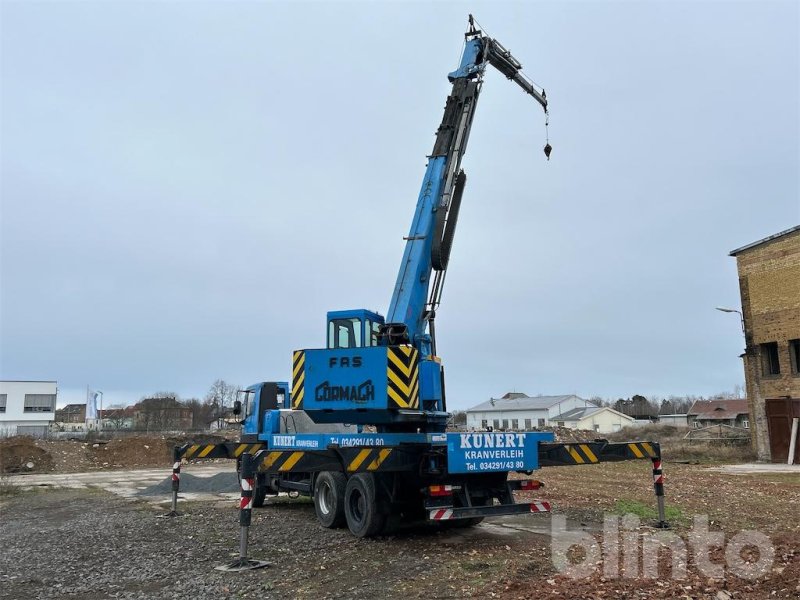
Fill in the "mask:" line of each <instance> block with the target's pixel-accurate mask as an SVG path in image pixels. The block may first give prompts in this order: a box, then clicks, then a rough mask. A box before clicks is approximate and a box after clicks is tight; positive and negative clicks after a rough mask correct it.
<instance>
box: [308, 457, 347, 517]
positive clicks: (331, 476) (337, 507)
mask: <svg viewBox="0 0 800 600" xmlns="http://www.w3.org/2000/svg"><path fill="white" fill-rule="evenodd" d="M346 487H347V478H346V477H345V476H344V474H343V473H339V472H338V471H323V472H322V473H320V474H319V475H318V476H317V480H316V481H315V482H314V512H315V513H317V521H319V522H320V525H322V526H323V527H327V528H328V529H331V528H333V527H341V526H342V525H344V522H345V516H344V493H345V488H346Z"/></svg>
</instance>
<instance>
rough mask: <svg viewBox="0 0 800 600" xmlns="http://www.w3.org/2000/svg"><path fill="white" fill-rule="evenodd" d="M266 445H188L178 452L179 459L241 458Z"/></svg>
mask: <svg viewBox="0 0 800 600" xmlns="http://www.w3.org/2000/svg"><path fill="white" fill-rule="evenodd" d="M263 447H264V444H262V443H257V444H238V443H226V444H187V445H186V446H183V447H182V448H179V450H178V458H185V459H187V460H189V459H198V458H239V457H240V456H241V455H242V454H245V453H248V454H255V453H256V452H258V451H259V450H261V448H263Z"/></svg>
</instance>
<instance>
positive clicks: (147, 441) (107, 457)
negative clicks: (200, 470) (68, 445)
mask: <svg viewBox="0 0 800 600" xmlns="http://www.w3.org/2000/svg"><path fill="white" fill-rule="evenodd" d="M173 446H174V444H172V443H170V442H169V441H168V440H165V439H162V438H155V437H149V436H133V437H121V438H115V439H113V440H111V441H109V442H107V443H105V444H103V443H96V444H93V445H92V446H91V453H92V458H93V459H94V461H95V463H97V464H98V465H99V466H103V467H126V468H132V467H164V466H165V465H170V464H172V448H173Z"/></svg>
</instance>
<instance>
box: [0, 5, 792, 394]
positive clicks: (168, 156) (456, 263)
mask: <svg viewBox="0 0 800 600" xmlns="http://www.w3.org/2000/svg"><path fill="white" fill-rule="evenodd" d="M470 11H471V12H473V13H474V14H475V16H476V18H477V19H478V20H479V21H480V23H481V24H482V25H483V26H485V28H486V29H487V30H488V32H489V33H490V34H491V35H492V36H494V37H496V38H497V39H498V40H499V41H500V42H501V43H502V44H503V45H505V46H506V47H508V48H510V49H511V50H512V51H513V52H514V55H515V56H516V57H517V58H518V59H519V60H520V61H521V62H522V63H523V65H524V66H525V71H526V73H527V74H528V75H529V76H531V77H532V78H533V79H534V80H535V81H536V82H538V83H540V84H541V85H543V86H544V87H545V89H546V90H547V95H548V98H549V100H550V102H551V128H550V142H551V143H552V144H553V147H554V151H553V155H552V160H551V161H550V162H547V161H546V160H545V158H544V155H543V153H542V146H543V145H544V143H545V138H544V120H543V115H542V111H541V110H540V108H539V106H538V105H537V104H536V103H535V102H534V101H533V99H532V98H530V97H528V96H526V95H525V94H523V93H522V92H521V90H520V89H518V88H517V87H516V86H515V85H514V84H512V83H510V82H508V81H506V80H505V79H504V78H503V77H502V76H501V75H500V74H499V73H497V72H495V71H491V72H489V73H488V75H487V77H486V83H485V86H484V88H483V93H482V95H481V100H480V103H479V105H478V110H477V115H476V117H475V122H474V127H473V130H472V135H471V138H470V144H469V149H468V151H467V154H466V158H465V161H464V168H465V170H466V171H467V173H468V175H469V182H468V184H467V189H466V192H465V195H464V204H463V206H462V210H461V216H460V221H459V230H458V234H457V236H456V240H455V245H454V250H453V255H452V260H451V263H450V264H451V267H450V270H449V273H448V277H447V284H446V289H445V292H444V299H443V304H442V308H441V310H440V312H439V318H438V320H437V333H438V338H439V344H438V345H439V353H440V354H441V356H442V358H443V361H444V364H445V365H446V371H447V390H448V403H449V406H450V408H466V407H468V406H471V405H473V404H476V403H478V402H481V401H484V400H485V399H486V398H488V397H489V396H499V395H501V394H503V393H505V392H507V391H509V390H517V391H523V392H527V393H528V394H531V395H533V394H537V393H543V394H561V393H577V394H580V395H582V396H584V397H591V396H594V395H600V396H604V397H614V398H616V397H620V396H625V397H629V396H631V395H633V394H636V393H640V394H645V395H648V394H659V395H668V394H687V393H693V394H712V393H715V392H718V391H721V390H726V389H732V388H733V386H734V385H736V384H738V383H740V382H742V381H743V379H744V377H743V374H742V366H741V362H740V360H739V358H738V355H739V353H740V352H741V351H742V349H743V339H742V337H741V333H740V329H739V323H738V321H737V317H736V315H729V314H724V313H721V312H717V311H715V310H714V307H715V306H730V307H734V308H738V307H739V306H740V303H739V292H738V283H737V276H736V265H735V260H734V259H733V258H730V257H729V256H728V252H729V251H730V250H732V249H734V248H736V247H739V246H742V245H745V244H747V243H750V242H753V241H755V240H758V239H760V238H762V237H765V236H767V235H770V234H773V233H776V232H778V231H781V230H783V229H786V228H788V227H790V226H794V225H797V224H798V223H800V190H799V189H798V188H799V177H798V170H799V167H798V165H799V164H800V152H799V151H798V139H799V137H800V123H799V119H798V112H799V110H800V109H798V107H799V106H800V92H799V89H800V79H799V77H800V76H799V74H800V59H799V55H800V45H799V43H798V36H799V33H800V32H799V27H800V25H799V23H800V15H799V14H798V3H797V2H782V3H780V2H755V1H753V2H737V3H724V2H707V3H688V2H681V3H676V2H663V3H652V2H651V3H644V2H641V3H639V2H580V3H579V2H551V3H533V2H531V3H508V4H506V3H498V2H493V3H490V4H489V3H487V4H479V3H470V4H469V5H467V4H460V3H455V2H454V3H438V4H430V3H401V2H393V3H384V4H367V3H343V4H339V3H312V4H301V3H296V2H293V3H256V2H203V3H193V2H169V3H159V2H144V1H142V2H130V3H126V2H98V3H94V2H86V1H82V2H74V3H73V2H58V3H56V2H28V1H25V2H22V1H20V2H11V1H3V2H2V32H1V33H2V113H1V115H2V132H1V134H0V143H1V144H2V188H1V191H2V215H1V218H2V221H1V225H0V234H1V235H2V240H1V242H0V250H1V251H2V256H1V262H0V285H1V286H2V287H1V288H0V336H1V339H2V348H1V349H0V377H2V378H3V379H56V380H58V383H59V404H64V403H66V402H76V401H83V398H84V397H85V387H86V385H87V384H88V385H91V386H92V388H93V389H102V390H103V391H104V392H105V402H106V404H111V403H116V402H131V401H135V400H137V399H138V398H139V397H140V396H142V395H145V394H148V393H152V392H155V391H158V390H172V391H175V392H177V393H179V394H180V395H181V396H183V397H189V396H194V395H197V396H202V395H203V394H204V393H205V391H206V390H207V389H208V387H209V385H210V384H211V383H212V381H213V380H214V379H216V378H224V379H226V380H228V381H230V382H234V383H237V384H241V385H247V384H250V383H254V382H256V381H263V380H286V379H288V378H289V376H290V360H291V351H292V350H293V349H298V348H315V347H322V346H323V345H324V343H325V339H324V336H325V327H324V325H325V313H326V311H328V310H334V309H347V308H360V307H364V308H370V309H374V310H378V311H379V312H381V313H385V311H386V308H387V307H388V304H389V300H390V296H391V293H392V288H393V285H394V281H395V278H396V273H397V268H398V266H399V262H400V258H401V254H402V251H403V240H402V236H404V235H406V234H407V231H408V227H409V224H410V221H411V217H412V214H413V211H414V207H415V203H416V199H417V194H418V191H419V185H420V182H421V180H422V176H423V173H424V168H425V162H426V155H427V154H428V153H429V152H430V151H431V148H432V146H433V140H434V132H435V130H436V127H437V126H438V124H439V121H440V119H441V115H442V108H443V106H444V101H445V98H446V96H447V94H448V92H449V88H450V86H449V84H448V82H447V78H446V75H447V73H448V72H449V71H451V70H453V69H455V68H456V66H457V64H458V59H459V55H460V50H461V46H462V42H463V32H464V30H465V27H466V16H467V13H468V12H470Z"/></svg>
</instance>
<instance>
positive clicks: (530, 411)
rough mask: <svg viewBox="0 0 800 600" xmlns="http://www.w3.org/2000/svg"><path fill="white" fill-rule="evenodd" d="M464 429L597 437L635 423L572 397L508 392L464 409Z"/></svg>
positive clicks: (612, 411)
mask: <svg viewBox="0 0 800 600" xmlns="http://www.w3.org/2000/svg"><path fill="white" fill-rule="evenodd" d="M466 413H467V427H468V428H470V429H487V428H489V427H491V428H492V429H495V430H500V431H505V430H509V431H530V430H533V429H541V428H543V427H568V428H570V429H588V430H592V431H597V432H599V433H611V432H612V431H619V430H620V429H622V428H623V427H626V426H628V425H633V424H634V419H633V418H632V417H629V416H627V415H623V414H622V413H620V412H617V411H615V410H613V409H611V408H608V407H600V406H597V405H596V404H594V403H592V402H590V401H589V400H585V399H583V398H581V397H579V396H575V395H574V394H571V395H565V396H536V397H530V396H526V395H525V394H520V393H517V392H510V393H508V394H506V395H505V396H503V397H501V398H490V399H489V400H487V401H486V402H482V403H481V404H478V405H477V406H473V407H472V408H470V409H467V411H466Z"/></svg>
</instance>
